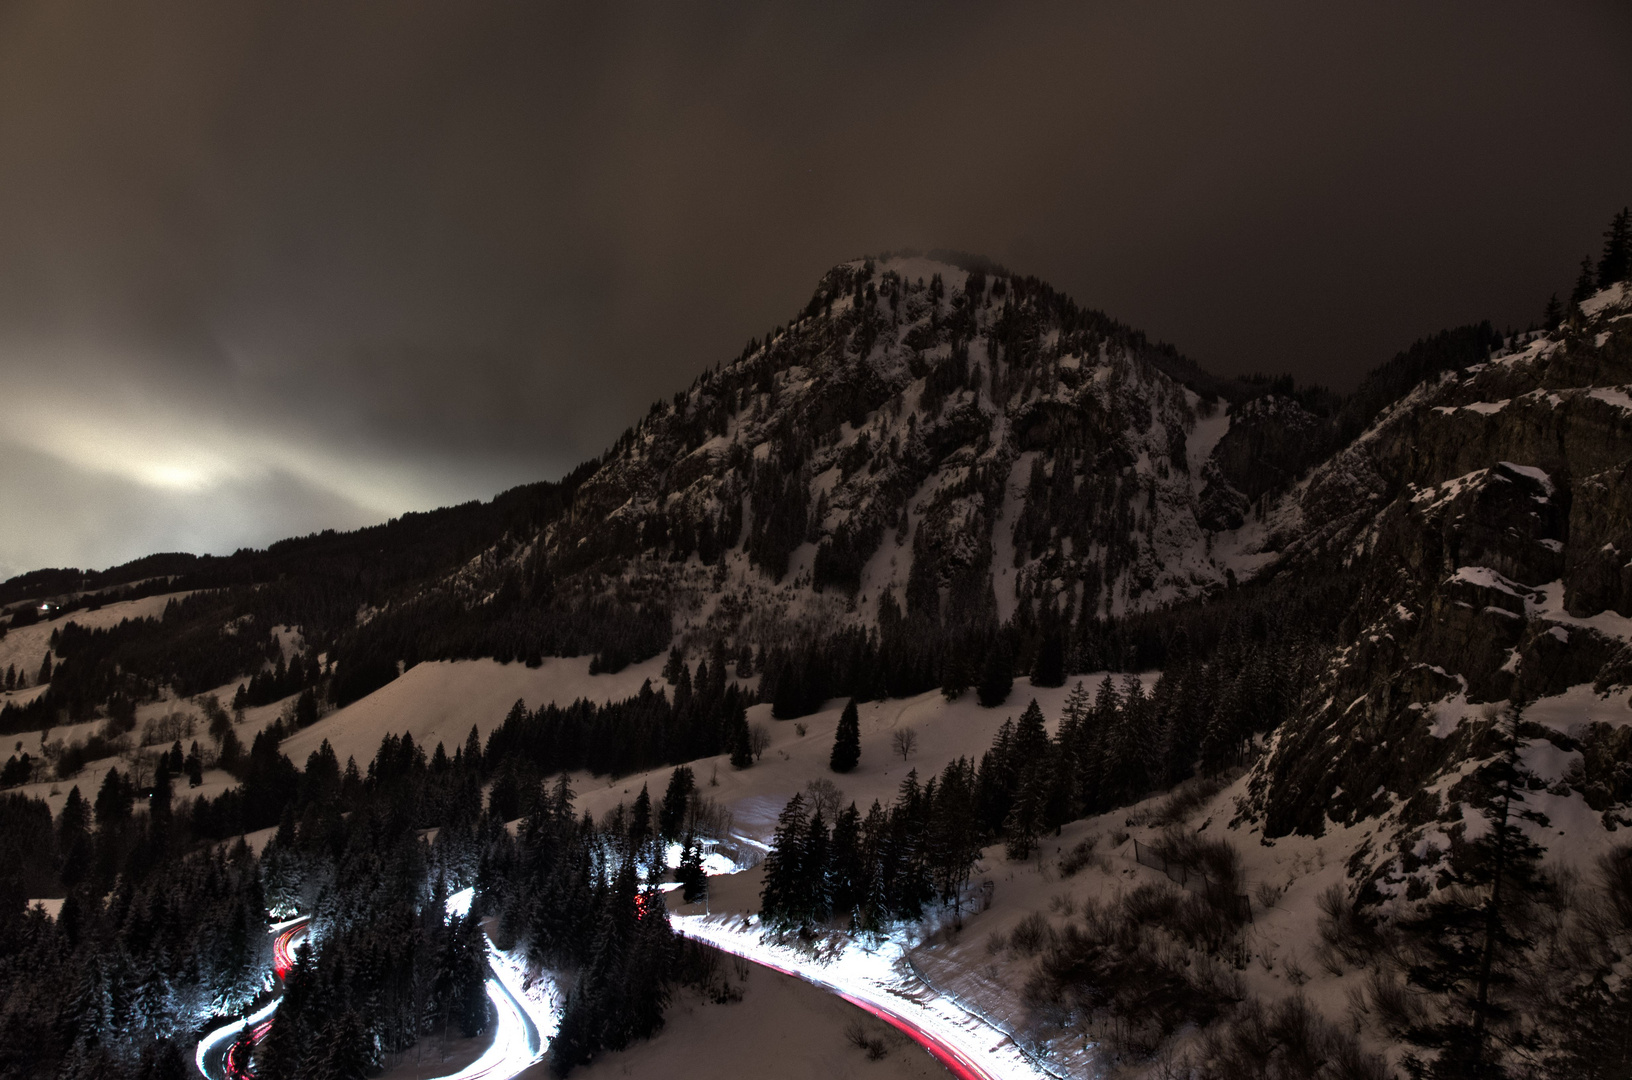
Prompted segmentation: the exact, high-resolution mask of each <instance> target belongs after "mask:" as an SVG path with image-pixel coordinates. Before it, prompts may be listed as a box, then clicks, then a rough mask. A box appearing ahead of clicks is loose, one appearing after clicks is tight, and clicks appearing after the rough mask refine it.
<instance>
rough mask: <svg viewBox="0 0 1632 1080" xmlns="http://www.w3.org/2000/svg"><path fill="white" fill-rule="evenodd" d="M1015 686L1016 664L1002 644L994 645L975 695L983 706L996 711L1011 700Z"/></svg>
mask: <svg viewBox="0 0 1632 1080" xmlns="http://www.w3.org/2000/svg"><path fill="white" fill-rule="evenodd" d="M1013 686H1014V663H1013V661H1011V660H1010V659H1009V656H1008V652H1007V650H1006V649H1004V648H1003V646H1002V645H1001V644H997V645H994V646H993V647H992V648H991V649H990V650H989V651H988V652H987V654H986V666H985V668H984V669H983V670H982V671H981V675H980V686H979V687H977V688H976V690H975V695H976V697H977V699H978V700H979V701H980V703H981V705H982V706H984V707H985V708H988V709H995V708H997V707H998V706H999V705H1001V704H1003V703H1004V702H1005V701H1007V700H1008V699H1009V691H1010V689H1012V688H1013Z"/></svg>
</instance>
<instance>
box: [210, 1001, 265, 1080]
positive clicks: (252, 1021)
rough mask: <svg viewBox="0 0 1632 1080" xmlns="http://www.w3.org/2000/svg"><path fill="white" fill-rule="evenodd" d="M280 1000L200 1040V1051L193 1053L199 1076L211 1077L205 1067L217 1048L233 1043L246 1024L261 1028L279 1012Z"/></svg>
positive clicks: (217, 1029)
mask: <svg viewBox="0 0 1632 1080" xmlns="http://www.w3.org/2000/svg"><path fill="white" fill-rule="evenodd" d="M278 1000H279V999H277V998H273V999H272V1000H271V1001H269V1002H267V1003H266V1004H265V1005H263V1006H261V1007H260V1008H259V1009H256V1010H255V1011H254V1012H252V1013H250V1014H249V1015H248V1016H246V1017H244V1018H243V1019H242V1020H234V1021H233V1022H232V1023H230V1024H222V1025H221V1026H220V1027H218V1028H216V1029H215V1030H214V1031H212V1032H210V1033H209V1034H208V1035H206V1036H204V1038H202V1039H200V1040H199V1043H198V1049H197V1050H196V1051H194V1052H193V1063H194V1064H195V1065H197V1066H198V1072H199V1075H200V1076H209V1075H210V1073H209V1071H208V1069H207V1068H206V1067H205V1059H206V1058H208V1057H209V1055H210V1054H211V1053H213V1052H214V1051H215V1049H216V1048H217V1047H219V1046H221V1044H222V1043H231V1042H232V1041H233V1040H234V1039H236V1038H237V1037H238V1033H239V1032H240V1031H242V1030H244V1025H245V1024H248V1025H249V1026H250V1027H251V1028H255V1027H259V1026H260V1024H261V1023H262V1021H264V1020H266V1019H267V1018H268V1017H270V1016H271V1015H272V1014H273V1013H275V1012H277V1011H278Z"/></svg>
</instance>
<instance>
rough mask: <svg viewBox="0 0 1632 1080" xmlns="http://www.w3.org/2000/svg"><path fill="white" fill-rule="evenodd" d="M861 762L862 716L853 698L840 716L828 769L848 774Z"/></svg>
mask: <svg viewBox="0 0 1632 1080" xmlns="http://www.w3.org/2000/svg"><path fill="white" fill-rule="evenodd" d="M860 761H861V715H860V713H859V712H858V711H857V709H856V700H855V698H851V699H850V701H849V702H847V703H846V704H845V706H844V712H842V713H840V714H839V727H838V730H837V731H836V732H834V735H833V753H832V755H831V756H830V757H829V758H828V767H829V768H831V769H832V770H833V771H834V772H836V773H847V772H849V771H850V770H851V769H854V768H855V767H856V765H857V763H858V762H860Z"/></svg>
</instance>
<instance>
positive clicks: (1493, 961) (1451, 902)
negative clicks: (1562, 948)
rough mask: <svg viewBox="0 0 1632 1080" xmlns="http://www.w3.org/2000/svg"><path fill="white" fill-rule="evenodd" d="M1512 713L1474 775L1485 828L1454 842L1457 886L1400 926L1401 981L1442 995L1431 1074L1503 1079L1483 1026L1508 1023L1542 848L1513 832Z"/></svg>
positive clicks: (1431, 1036) (1517, 765) (1521, 783)
mask: <svg viewBox="0 0 1632 1080" xmlns="http://www.w3.org/2000/svg"><path fill="white" fill-rule="evenodd" d="M1519 716H1520V710H1519V709H1517V708H1514V709H1513V710H1512V711H1511V712H1510V714H1509V717H1508V718H1507V721H1506V723H1505V724H1502V725H1501V726H1502V727H1505V728H1506V730H1505V731H1500V735H1501V737H1502V740H1503V742H1504V743H1505V746H1504V750H1503V753H1502V754H1501V756H1499V757H1498V758H1497V759H1496V760H1495V761H1493V762H1492V763H1491V764H1490V765H1488V766H1486V767H1485V769H1483V770H1482V771H1481V773H1479V774H1477V776H1476V779H1477V782H1478V784H1479V786H1480V787H1481V788H1482V789H1483V792H1482V794H1483V799H1484V802H1485V806H1484V813H1485V817H1486V819H1487V821H1488V822H1489V825H1490V827H1489V829H1488V830H1487V831H1486V832H1485V833H1484V834H1483V835H1482V836H1480V837H1479V838H1478V839H1476V840H1472V841H1468V842H1465V843H1462V844H1459V845H1454V846H1453V848H1452V851H1451V853H1450V858H1449V860H1448V863H1449V867H1448V869H1449V872H1450V874H1451V875H1452V877H1453V880H1454V881H1455V883H1456V884H1457V885H1459V886H1461V888H1460V889H1441V890H1440V891H1438V892H1437V893H1436V894H1435V898H1434V899H1433V900H1432V901H1431V902H1430V903H1428V904H1427V905H1426V906H1425V907H1424V908H1423V909H1422V911H1421V912H1420V913H1419V914H1418V915H1416V916H1415V917H1414V918H1412V919H1409V920H1405V921H1404V925H1405V927H1406V928H1407V929H1408V930H1411V931H1413V932H1414V933H1415V936H1416V938H1417V941H1418V942H1419V944H1420V948H1421V950H1422V952H1423V954H1424V958H1423V959H1422V960H1420V961H1419V962H1418V963H1416V964H1414V965H1413V966H1412V967H1411V968H1410V970H1409V971H1408V973H1407V974H1408V978H1409V980H1410V981H1411V982H1412V983H1413V984H1415V985H1417V986H1419V987H1421V988H1423V989H1424V990H1427V991H1429V992H1430V993H1434V994H1439V995H1443V996H1444V998H1445V1002H1446V1003H1445V1009H1444V1012H1443V1014H1442V1016H1441V1017H1440V1019H1439V1021H1438V1022H1437V1023H1436V1024H1434V1025H1433V1028H1432V1030H1431V1031H1430V1032H1426V1033H1424V1041H1426V1042H1427V1043H1429V1044H1431V1045H1434V1046H1437V1047H1438V1048H1439V1057H1438V1059H1437V1060H1436V1062H1435V1066H1434V1075H1435V1076H1439V1077H1446V1078H1451V1077H1464V1076H1468V1077H1499V1076H1504V1075H1506V1073H1505V1070H1503V1069H1502V1067H1501V1065H1500V1063H1499V1055H1498V1053H1497V1052H1496V1051H1495V1050H1493V1049H1492V1047H1491V1042H1492V1037H1493V1034H1494V1031H1493V1029H1495V1028H1497V1027H1499V1026H1501V1025H1503V1024H1504V1023H1505V1022H1506V1021H1508V1020H1509V1019H1511V1017H1512V1012H1511V1010H1510V1009H1509V1008H1508V1007H1507V1005H1506V1003H1505V1002H1504V1001H1503V1000H1502V998H1503V995H1502V993H1501V991H1502V989H1503V988H1504V987H1506V986H1508V985H1511V984H1512V983H1514V982H1515V980H1516V973H1515V970H1514V968H1515V965H1516V961H1517V959H1518V957H1519V956H1520V955H1521V954H1522V953H1523V951H1524V950H1525V949H1527V948H1528V947H1529V945H1530V941H1529V939H1528V938H1527V937H1526V936H1525V929H1526V927H1527V926H1528V925H1529V920H1527V919H1526V918H1525V917H1524V913H1525V908H1526V907H1527V905H1529V904H1530V903H1532V902H1534V901H1535V900H1537V899H1539V898H1540V897H1542V896H1543V895H1545V894H1546V893H1547V892H1549V891H1550V888H1551V886H1550V883H1549V882H1548V880H1547V879H1546V878H1545V877H1544V876H1543V875H1542V873H1541V856H1542V854H1543V849H1542V848H1541V847H1540V846H1539V845H1538V844H1536V843H1535V842H1534V841H1533V840H1531V839H1530V838H1529V837H1527V836H1525V834H1524V833H1523V832H1522V831H1521V830H1520V829H1519V827H1518V825H1517V822H1516V819H1517V818H1518V817H1519V816H1520V814H1519V812H1518V810H1517V808H1516V807H1515V806H1514V803H1516V802H1523V801H1524V789H1525V788H1526V787H1527V786H1528V785H1527V784H1526V783H1525V781H1526V780H1528V776H1527V775H1526V774H1525V773H1524V771H1523V769H1522V767H1521V762H1520V758H1519V751H1520V749H1521V744H1520V740H1519V737H1518V725H1519Z"/></svg>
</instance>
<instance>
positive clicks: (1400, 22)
mask: <svg viewBox="0 0 1632 1080" xmlns="http://www.w3.org/2000/svg"><path fill="white" fill-rule="evenodd" d="M613 7H616V8H618V9H619V11H621V12H623V13H622V14H614V13H611V12H610V11H609V10H607V9H609V8H613ZM1629 201H1632V8H1629V6H1628V5H1627V4H1626V3H1624V2H1614V3H1602V4H1566V3H1548V4H1536V3H1513V4H1500V3H1491V2H1489V0H1483V2H1479V3H1471V4H1465V5H1457V4H1450V3H1443V4H1432V5H1427V4H1418V3H1410V4H1400V5H1381V4H1347V5H1337V4H1309V3H1307V2H1302V0H1300V2H1293V3H1284V4H1257V5H1254V4H1245V3H1232V4H1216V3H1195V4H1188V5H1182V4H1173V5H1169V4H1155V3H1152V4H1137V5H1134V4H1126V3H1118V4H1105V5H1089V4H1080V3H1079V4H1070V5H1062V6H1060V7H1058V8H1054V7H1049V6H1046V5H1035V4H1023V5H1006V4H995V3H990V2H982V3H978V4H966V5H965V4H955V3H949V2H945V0H942V2H936V3H925V4H912V3H896V2H873V3H865V4H843V3H835V2H831V0H824V2H821V3H809V4H765V3H762V2H753V3H743V4H741V5H704V4H692V3H680V4H676V3H659V4H653V5H651V6H650V7H645V8H634V7H624V6H623V5H602V4H594V3H590V4H583V3H575V4H562V5H553V4H545V3H528V4H485V3H460V4H448V3H443V2H437V3H433V4H424V5H416V4H410V3H403V2H400V0H399V2H394V3H390V4H384V3H370V4H355V5H347V4H334V3H328V2H324V3H314V4H308V5H300V4H293V3H287V2H281V0H280V2H277V3H265V4H253V3H233V4H220V3H214V2H211V3H198V4H180V3H174V4H171V3H167V4H117V5H114V4H105V3H99V4H84V5H80V4H76V3H71V2H65V0H46V2H42V3H8V4H5V5H4V6H0V408H3V416H4V420H3V423H0V577H4V576H7V575H9V574H12V573H17V572H20V571H22V570H24V569H31V568H34V567H38V566H46V565H51V566H62V565H72V566H82V567H93V568H101V567H105V566H107V565H110V564H113V563H117V562H121V561H124V560H127V559H130V558H133V557H135V556H138V555H141V554H145V553H148V552H151V551H156V550H177V549H184V550H191V551H198V552H207V551H208V552H225V551H230V550H232V549H234V548H235V547H238V546H240V545H245V544H255V545H261V544H265V543H267V542H269V541H271V540H273V539H276V538H278V537H280V536H284V535H290V534H298V533H304V532H309V531H311V530H314V529H319V528H323V527H329V526H333V527H351V526H356V525H360V524H364V523H369V522H374V521H378V520H382V519H384V518H385V517H387V516H390V515H392V514H396V513H400V512H402V511H404V510H408V509H423V508H428V507H432V506H436V505H442V504H446V503H449V502H456V501H463V500H467V499H472V498H487V497H490V496H491V495H493V494H494V493H495V492H497V491H499V490H501V489H503V488H505V487H508V486H511V485H514V484H517V483H522V482H525V481H528V480H534V479H541V478H553V477H556V476H559V475H560V474H561V473H562V472H564V471H565V470H566V469H568V468H570V467H571V466H572V465H574V464H576V463H577V462H578V461H581V460H583V459H584V458H586V457H589V456H591V455H593V454H595V453H598V452H599V451H600V450H601V449H602V448H604V447H605V446H606V445H607V444H608V443H609V442H610V441H611V440H612V439H614V438H615V437H616V436H617V434H618V432H620V431H621V430H622V429H623V428H624V427H625V426H626V425H628V424H629V423H630V422H632V421H633V420H635V419H636V418H637V417H639V416H640V415H642V414H643V413H644V411H645V408H646V406H647V404H648V403H649V402H650V401H651V400H653V399H654V398H656V397H659V396H665V395H667V394H670V393H672V392H673V391H674V390H675V389H677V388H679V387H682V386H684V385H686V384H688V383H689V382H690V381H691V378H692V377H693V376H694V375H695V374H696V373H697V372H698V371H700V370H701V369H702V368H703V367H704V366H705V365H712V364H714V363H715V362H717V361H720V360H722V359H728V358H729V357H731V356H733V355H735V353H736V352H737V350H738V349H739V348H740V347H741V345H742V343H743V342H744V341H745V340H746V339H747V338H749V337H750V336H756V335H760V334H762V333H763V332H764V331H765V330H766V329H767V328H769V327H770V326H772V325H773V324H776V323H779V322H783V321H785V320H786V319H787V318H788V317H789V316H790V315H792V314H793V313H794V312H795V311H796V310H797V309H798V308H799V307H800V306H801V305H802V304H803V303H804V302H805V301H806V299H808V297H809V295H810V293H811V291H812V289H813V288H814V286H815V283H816V281H817V279H818V278H819V277H820V276H821V274H822V273H823V271H824V270H826V269H827V268H828V267H829V266H831V265H832V264H834V263H836V262H839V261H843V260H845V259H848V258H852V257H855V256H858V255H861V254H865V253H869V252H877V251H881V250H886V249H892V248H900V247H907V246H912V247H919V248H933V247H946V248H957V249H962V250H967V251H975V252H981V253H984V254H986V255H989V256H991V257H992V258H994V259H997V260H998V261H1000V262H1003V263H1005V264H1006V265H1008V266H1009V267H1010V268H1011V269H1014V270H1016V271H1020V272H1025V273H1032V274H1036V275H1038V276H1040V277H1043V278H1045V279H1047V280H1049V281H1051V282H1053V283H1054V284H1055V285H1056V286H1058V287H1060V288H1062V289H1064V290H1066V291H1067V292H1069V293H1071V294H1072V295H1073V296H1075V297H1076V298H1077V299H1078V300H1079V301H1081V302H1083V303H1084V304H1087V305H1089V306H1092V307H1097V308H1101V309H1103V310H1105V311H1107V312H1109V313H1111V314H1112V315H1114V316H1116V317H1118V318H1121V319H1123V320H1125V321H1127V322H1129V323H1132V324H1133V325H1136V326H1139V327H1142V328H1143V329H1145V330H1146V332H1147V333H1149V334H1150V335H1151V336H1152V337H1154V338H1160V339H1162V340H1166V341H1171V342H1173V343H1175V344H1177V345H1178V346H1179V348H1180V349H1182V350H1183V351H1184V352H1185V353H1187V354H1188V355H1190V356H1191V357H1193V358H1195V359H1196V360H1198V361H1199V362H1200V363H1201V364H1203V365H1204V366H1205V367H1208V368H1210V369H1212V370H1214V371H1217V372H1220V373H1225V374H1230V373H1238V372H1246V371H1252V370H1265V371H1283V370H1284V371H1291V372H1293V373H1294V374H1296V375H1297V376H1298V377H1299V378H1300V379H1303V380H1315V381H1321V382H1325V383H1328V384H1331V385H1334V386H1337V387H1339V388H1346V387H1349V386H1352V385H1353V383H1354V382H1355V381H1356V379H1357V378H1358V377H1359V375H1360V373H1361V372H1363V371H1364V370H1365V369H1367V368H1369V367H1371V366H1372V365H1375V364H1377V363H1379V362H1381V361H1382V360H1384V359H1386V358H1387V357H1388V356H1389V355H1390V354H1392V353H1393V352H1394V351H1395V350H1397V349H1399V348H1401V347H1403V346H1404V345H1406V344H1408V343H1409V342H1410V341H1411V340H1412V339H1414V338H1415V337H1417V336H1419V335H1421V334H1424V333H1429V332H1432V331H1434V330H1436V329H1439V328H1441V327H1444V326H1447V325H1453V324H1457V323H1461V322H1466V321H1469V320H1477V319H1480V318H1487V317H1488V318H1491V319H1493V320H1494V321H1496V322H1497V323H1498V324H1499V325H1506V324H1512V325H1523V324H1525V323H1528V322H1530V321H1531V320H1532V319H1534V318H1535V317H1536V316H1537V315H1539V312H1540V309H1541V306H1542V304H1543V303H1544V302H1545V301H1546V299H1547V296H1548V294H1549V293H1550V292H1552V291H1554V290H1565V291H1567V290H1568V288H1569V286H1570V284H1571V282H1572V281H1573V279H1574V275H1575V268H1576V264H1577V263H1578V262H1579V260H1580V258H1581V256H1582V255H1583V254H1585V253H1587V252H1589V251H1590V252H1592V253H1594V255H1596V252H1597V250H1598V246H1599V243H1600V240H1599V234H1600V233H1601V231H1602V229H1603V228H1604V226H1605V224H1606V223H1607V220H1608V218H1609V217H1610V215H1611V214H1612V213H1613V212H1614V211H1615V210H1617V209H1618V208H1619V207H1620V206H1622V205H1623V204H1624V203H1627V202H1629Z"/></svg>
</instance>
